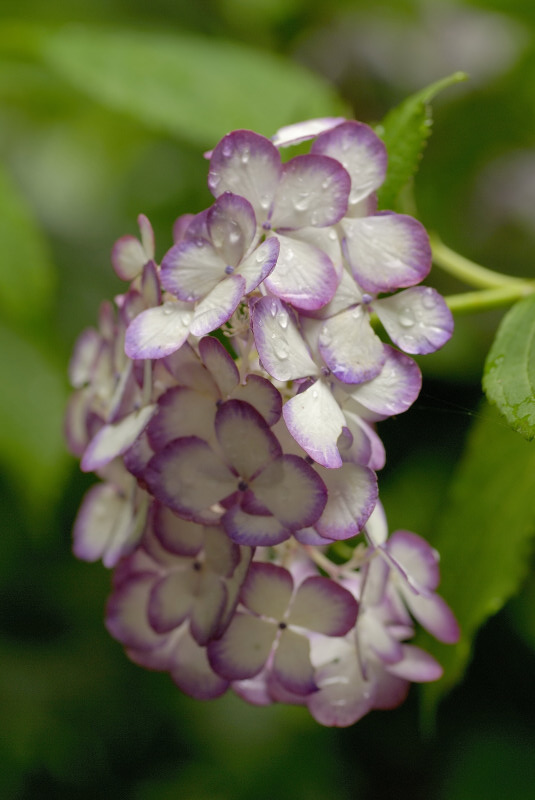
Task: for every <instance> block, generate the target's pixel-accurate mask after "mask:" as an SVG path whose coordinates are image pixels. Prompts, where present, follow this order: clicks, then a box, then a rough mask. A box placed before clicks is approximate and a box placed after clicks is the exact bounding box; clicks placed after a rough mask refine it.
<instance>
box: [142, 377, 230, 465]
mask: <svg viewBox="0 0 535 800" xmlns="http://www.w3.org/2000/svg"><path fill="white" fill-rule="evenodd" d="M215 412H216V404H215V398H214V397H210V396H207V395H205V394H201V393H200V392H196V391H194V390H193V389H188V388H187V387H185V386H173V387H172V388H171V389H168V390H167V392H165V394H163V395H162V396H161V397H160V399H159V401H158V413H157V414H155V416H154V417H153V418H152V419H151V421H150V424H149V427H148V430H147V433H148V436H149V441H150V443H151V446H152V448H153V449H154V450H161V449H162V447H165V445H166V444H168V443H169V442H171V441H172V440H173V439H179V438H180V437H181V436H199V437H201V438H204V439H209V438H210V431H213V424H214V418H215Z"/></svg>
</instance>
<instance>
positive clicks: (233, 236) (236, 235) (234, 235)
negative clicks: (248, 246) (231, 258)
mask: <svg viewBox="0 0 535 800" xmlns="http://www.w3.org/2000/svg"><path fill="white" fill-rule="evenodd" d="M228 240H229V242H230V243H231V244H237V243H238V242H239V241H240V232H239V231H231V232H230V233H229V237H228Z"/></svg>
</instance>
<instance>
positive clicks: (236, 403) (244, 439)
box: [215, 400, 282, 480]
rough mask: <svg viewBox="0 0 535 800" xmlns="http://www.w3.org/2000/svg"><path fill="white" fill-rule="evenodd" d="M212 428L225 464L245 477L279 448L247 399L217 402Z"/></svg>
mask: <svg viewBox="0 0 535 800" xmlns="http://www.w3.org/2000/svg"><path fill="white" fill-rule="evenodd" d="M215 428H216V436H217V439H218V442H219V444H220V446H221V449H222V450H223V453H224V455H225V458H226V459H227V462H228V464H229V465H231V466H232V467H233V468H234V469H235V471H236V472H237V474H238V475H240V476H241V478H243V479H244V480H248V479H249V478H251V477H252V476H253V475H255V473H257V472H258V471H259V470H260V469H261V468H262V467H264V466H265V465H266V464H268V463H269V462H270V461H271V460H272V459H273V458H277V457H278V456H280V454H281V452H282V451H281V447H280V444H279V443H278V441H277V439H276V437H275V436H274V435H273V433H271V431H270V429H269V428H268V426H267V423H266V422H265V420H264V418H263V417H261V416H260V414H259V413H258V411H257V410H256V409H255V408H253V407H252V406H251V405H249V403H243V402H242V401H241V400H227V402H226V403H222V404H221V405H220V406H219V408H218V410H217V413H216V419H215Z"/></svg>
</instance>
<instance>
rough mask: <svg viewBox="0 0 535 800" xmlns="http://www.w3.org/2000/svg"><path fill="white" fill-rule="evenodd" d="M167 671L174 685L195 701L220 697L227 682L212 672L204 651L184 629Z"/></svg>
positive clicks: (226, 686)
mask: <svg viewBox="0 0 535 800" xmlns="http://www.w3.org/2000/svg"><path fill="white" fill-rule="evenodd" d="M169 671H170V673H171V677H172V679H173V680H174V682H175V683H176V685H177V686H178V687H179V689H181V690H182V691H183V692H185V693H186V694H188V695H190V696H191V697H194V698H196V699H197V700H210V699H212V698H214V697H220V696H221V695H222V694H223V693H224V692H225V691H226V690H227V688H228V682H227V681H226V680H224V679H223V678H221V677H220V676H219V675H216V674H215V672H214V671H213V670H212V668H211V666H210V664H209V662H208V657H207V655H206V650H205V648H204V647H200V645H198V644H197V642H196V641H195V640H194V639H193V637H192V636H190V634H189V632H188V631H187V629H185V630H184V631H183V632H182V633H181V635H180V639H179V640H178V641H177V642H176V644H175V647H174V653H173V659H172V661H171V664H170V667H169Z"/></svg>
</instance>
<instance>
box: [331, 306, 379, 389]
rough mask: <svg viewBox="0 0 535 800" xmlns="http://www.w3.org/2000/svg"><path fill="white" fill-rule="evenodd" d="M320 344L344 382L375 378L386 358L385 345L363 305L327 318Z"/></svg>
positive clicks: (333, 370) (333, 368)
mask: <svg viewBox="0 0 535 800" xmlns="http://www.w3.org/2000/svg"><path fill="white" fill-rule="evenodd" d="M318 344H319V349H320V353H321V355H322V358H323V360H324V361H325V363H326V364H327V366H328V367H329V369H330V370H331V371H332V372H333V374H334V375H335V376H336V377H337V378H338V380H340V381H342V382H343V383H362V382H363V381H367V380H370V379H371V378H374V377H375V376H376V375H378V374H379V373H380V371H381V368H382V366H383V364H384V362H385V358H386V354H385V352H384V345H383V343H382V342H381V340H380V339H379V337H378V336H377V334H376V333H375V332H374V330H373V328H372V326H371V325H370V318H369V315H368V313H367V311H366V309H365V308H363V306H357V307H356V308H349V309H347V311H342V312H341V313H340V314H337V315H336V316H335V317H331V318H330V319H326V320H325V321H324V323H323V325H322V327H321V333H320V336H319V340H318Z"/></svg>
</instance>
